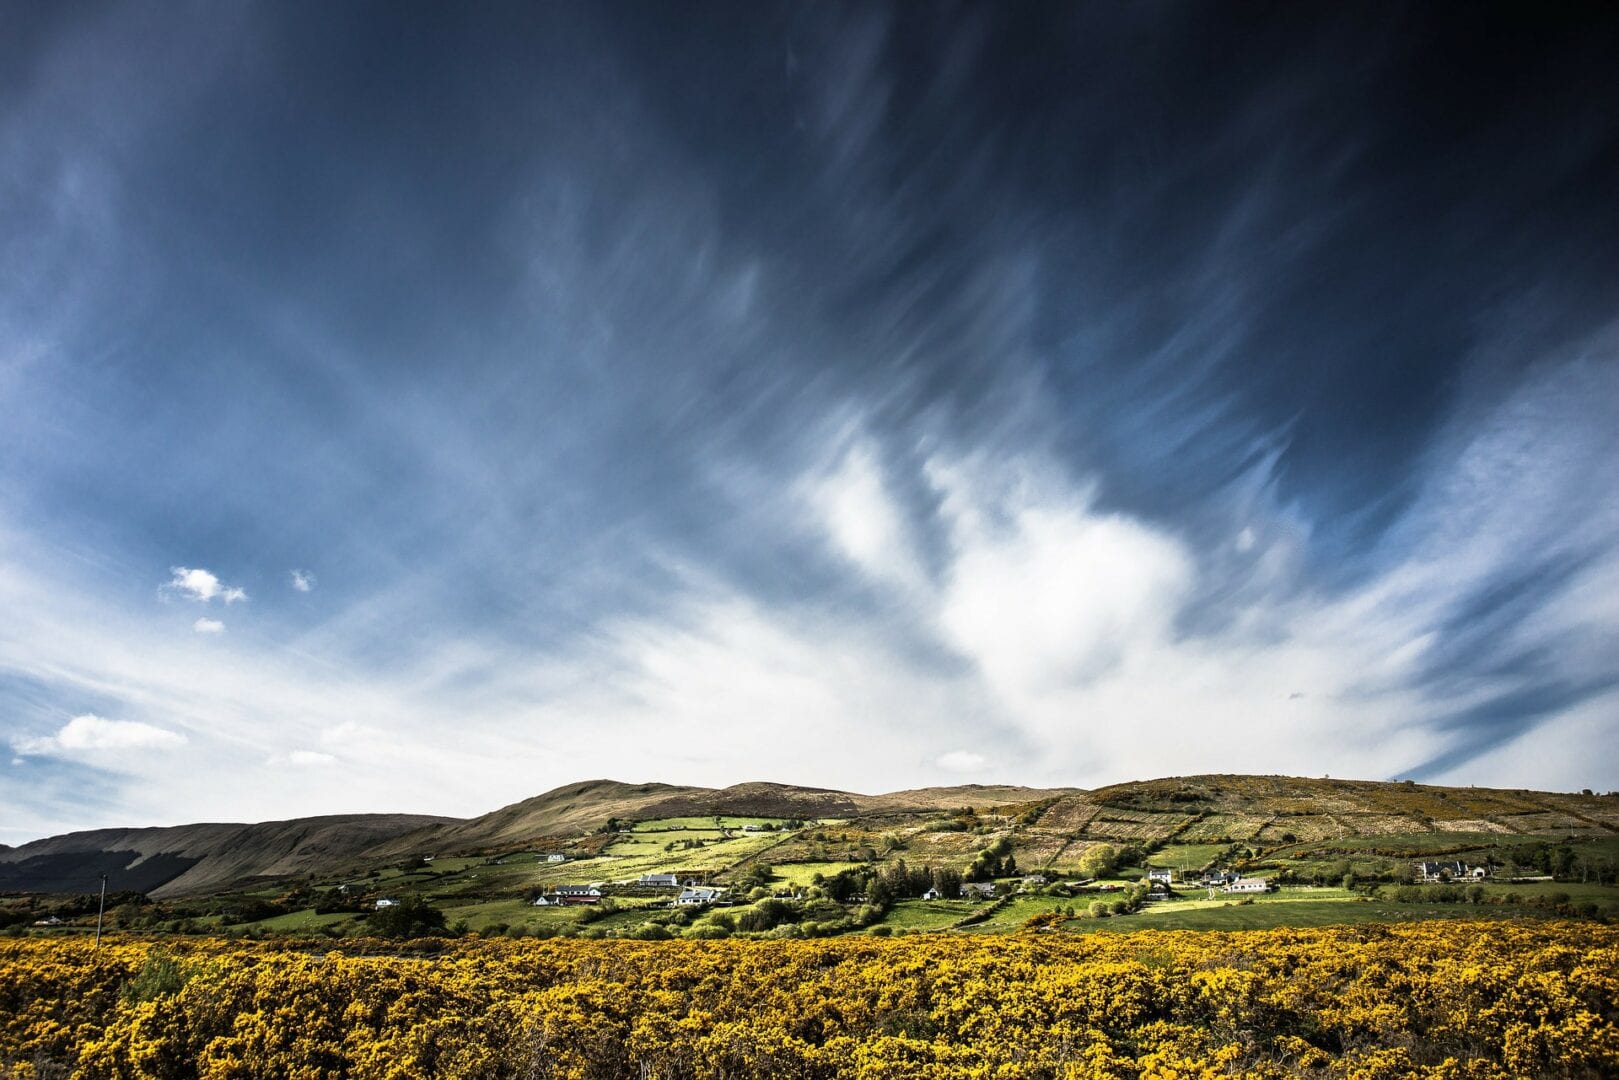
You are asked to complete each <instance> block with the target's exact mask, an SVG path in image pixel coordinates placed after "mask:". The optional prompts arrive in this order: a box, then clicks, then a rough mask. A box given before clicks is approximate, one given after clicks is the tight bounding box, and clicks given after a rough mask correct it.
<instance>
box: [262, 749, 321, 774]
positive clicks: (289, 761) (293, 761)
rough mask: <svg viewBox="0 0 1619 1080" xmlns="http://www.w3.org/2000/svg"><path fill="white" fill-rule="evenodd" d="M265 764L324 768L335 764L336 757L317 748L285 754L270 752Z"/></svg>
mask: <svg viewBox="0 0 1619 1080" xmlns="http://www.w3.org/2000/svg"><path fill="white" fill-rule="evenodd" d="M266 764H269V765H275V766H291V767H293V768H296V769H324V768H327V767H329V766H332V765H336V764H337V758H336V756H334V755H332V754H325V753H322V752H321V751H319V750H293V751H291V752H289V753H285V754H272V755H271V756H270V758H269V759H268V761H267V762H266Z"/></svg>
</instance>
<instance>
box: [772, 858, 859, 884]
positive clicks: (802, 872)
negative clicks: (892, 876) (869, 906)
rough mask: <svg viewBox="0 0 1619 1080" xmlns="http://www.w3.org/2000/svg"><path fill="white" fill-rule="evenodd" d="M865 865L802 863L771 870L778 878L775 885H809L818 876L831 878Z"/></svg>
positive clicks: (851, 863) (854, 863)
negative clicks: (841, 872)
mask: <svg viewBox="0 0 1619 1080" xmlns="http://www.w3.org/2000/svg"><path fill="white" fill-rule="evenodd" d="M864 865H865V864H864V863H857V862H802V863H787V864H785V865H781V864H776V865H772V866H771V870H772V871H773V872H774V873H775V878H776V880H775V882H774V883H773V884H787V885H808V884H810V879H811V878H813V877H814V876H815V875H816V874H820V875H822V876H824V877H831V876H832V875H833V874H836V873H838V872H840V871H843V870H853V869H854V868H856V867H859V866H864Z"/></svg>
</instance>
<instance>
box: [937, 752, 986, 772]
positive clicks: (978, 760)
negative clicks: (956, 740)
mask: <svg viewBox="0 0 1619 1080" xmlns="http://www.w3.org/2000/svg"><path fill="white" fill-rule="evenodd" d="M934 764H936V765H938V766H939V768H941V769H943V770H945V771H946V772H954V773H974V772H982V771H983V770H984V769H985V768H986V767H987V766H988V765H989V759H988V758H986V757H985V756H984V755H983V754H975V753H973V752H972V751H971V750H951V751H948V752H947V753H943V754H940V755H939V760H938V761H936V762H934Z"/></svg>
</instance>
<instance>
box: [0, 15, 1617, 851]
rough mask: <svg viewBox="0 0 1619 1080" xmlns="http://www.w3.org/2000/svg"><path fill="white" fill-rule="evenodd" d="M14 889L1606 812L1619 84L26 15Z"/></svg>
mask: <svg viewBox="0 0 1619 1080" xmlns="http://www.w3.org/2000/svg"><path fill="white" fill-rule="evenodd" d="M5 8H6V11H5V13H4V22H5V25H6V27H7V30H6V32H5V33H4V34H3V35H0V842H5V843H12V844H15V843H18V842H21V841H24V840H27V839H31V838H34V837H38V836H42V835H47V834H51V833H56V832H62V831H67V830H70V829H80V828H88V827H99V826H107V825H150V824H175V823H180V822H186V821H196V820H263V819H271V818H286V817H293V816H302V815H306V814H317V813H335V812H350V811H418V812H427V813H444V814H454V815H459V816H466V815H472V814H477V813H482V812H485V811H487V810H490V809H493V808H495V807H497V806H500V805H503V804H505V803H508V802H512V801H515V800H517V799H521V798H525V797H528V796H531V795H534V794H538V793H540V792H542V791H545V790H547V789H550V788H552V787H555V786H557V785H560V784H564V783H568V782H571V781H575V780H580V779H586V778H595V777H611V778H615V779H622V780H626V781H644V780H660V781H666V782H672V783H693V784H705V785H714V786H720V785H725V784H730V783H737V782H742V781H749V780H777V781H782V782H791V783H800V784H807V785H813V786H825V787H835V788H842V789H847V790H857V791H865V792H879V791H890V790H896V789H901V788H906V787H915V786H924V785H936V784H957V783H1022V784H1033V785H1064V786H1079V787H1093V786H1099V785H1102V784H1107V783H1113V782H1120V781H1127V780H1132V779H1146V778H1151V777H1160V776H1173V775H1188V774H1196V773H1213V772H1237V773H1284V774H1290V775H1305V776H1319V775H1332V776H1343V777H1355V778H1366V779H1385V778H1412V779H1417V780H1422V781H1429V782H1437V783H1454V784H1478V785H1491V786H1508V787H1522V788H1538V789H1553V790H1577V789H1580V788H1586V787H1589V788H1593V789H1597V790H1606V789H1609V788H1614V787H1619V422H1616V421H1619V64H1616V63H1615V62H1614V57H1615V56H1616V55H1619V17H1615V16H1614V13H1613V12H1611V11H1601V10H1599V9H1597V8H1594V7H1593V8H1590V9H1585V10H1582V9H1580V8H1578V7H1576V8H1570V9H1566V10H1561V11H1558V12H1556V13H1546V12H1542V11H1540V10H1538V9H1535V8H1533V7H1525V6H1523V5H1508V6H1504V7H1492V6H1489V5H1482V6H1477V7H1469V9H1468V11H1467V13H1466V16H1465V18H1463V17H1462V16H1461V15H1460V14H1459V13H1458V12H1456V11H1454V10H1449V9H1446V8H1443V7H1435V6H1427V5H1424V6H1416V7H1410V8H1407V7H1402V6H1398V5H1352V6H1350V7H1349V8H1347V9H1327V8H1322V7H1320V6H1319V5H1302V6H1301V5H1279V6H1267V5H1244V6H1241V7H1231V6H1226V5H1188V4H1160V3H1142V4H1130V5H1116V4H1107V5H1084V4H1079V5H1071V4H1062V5H1055V6H1047V5H1041V4H1019V5H1013V6H1005V5H989V4H984V5H977V4H952V3H942V2H941V3H934V4H896V5H894V6H884V5H880V4H859V5H825V4H786V5H783V4H773V3H745V4H743V3H735V4H721V3H716V4H706V5H684V4H663V3H647V4H632V3H617V2H615V3H605V4H583V3H580V4H571V3H564V4H548V5H517V4H511V5H508V4H499V3H492V4H481V5H470V6H469V5H425V6H420V7H417V6H412V5H407V4H397V3H386V4H371V5H367V4H362V3H353V4H342V5H318V4H284V3H271V4H252V3H238V4H184V3H172V4H97V3H88V2H87V3H78V4H27V3H7V4H6V5H5Z"/></svg>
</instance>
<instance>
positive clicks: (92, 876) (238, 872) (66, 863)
mask: <svg viewBox="0 0 1619 1080" xmlns="http://www.w3.org/2000/svg"><path fill="white" fill-rule="evenodd" d="M446 820H449V819H446V818H439V817H429V816H425V815H420V814H340V815H334V816H329V817H309V818H295V819H293V820H291V821H265V822H260V823H258V824H254V825H245V824H199V825H176V826H171V827H168V828H151V829H96V830H93V831H90V832H76V833H67V834H66V835H63V836H53V837H50V838H48V839H44V840H35V841H33V842H32V843H28V844H22V845H20V846H18V847H14V848H9V849H6V850H3V851H0V892H93V891H95V890H96V889H97V888H98V887H99V885H100V875H102V874H106V875H107V888H108V889H110V890H113V891H124V890H127V891H130V892H144V893H147V894H149V895H151V896H154V897H164V896H180V895H187V894H198V893H208V892H215V891H219V890H221V889H224V888H226V887H228V886H231V885H235V884H239V883H241V882H243V881H247V880H251V879H254V878H280V877H291V876H294V875H298V874H304V873H310V872H315V873H319V872H321V871H326V870H332V869H335V868H338V867H342V866H346V865H349V864H350V863H352V862H354V861H355V860H356V859H358V858H362V857H365V856H367V855H368V854H369V853H370V852H371V851H372V850H374V849H375V848H376V847H377V846H378V845H379V844H382V843H384V842H385V841H387V840H390V839H392V838H394V837H396V836H398V835H400V834H401V833H410V832H416V831H419V830H420V829H422V828H423V827H432V826H435V825H438V824H441V823H443V822H444V821H446Z"/></svg>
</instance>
